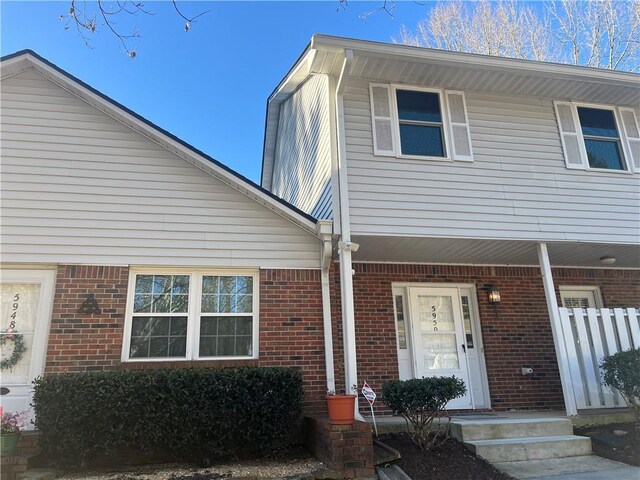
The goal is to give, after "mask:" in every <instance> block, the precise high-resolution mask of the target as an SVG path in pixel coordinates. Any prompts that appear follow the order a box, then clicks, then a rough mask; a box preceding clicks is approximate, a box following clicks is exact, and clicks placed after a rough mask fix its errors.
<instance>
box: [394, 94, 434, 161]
mask: <svg viewBox="0 0 640 480" xmlns="http://www.w3.org/2000/svg"><path fill="white" fill-rule="evenodd" d="M396 102H397V106H398V124H399V129H400V150H401V152H402V154H403V155H421V156H424V157H444V156H445V148H444V125H443V123H442V113H441V112H440V96H439V95H438V94H437V93H433V92H418V91H414V90H396Z"/></svg>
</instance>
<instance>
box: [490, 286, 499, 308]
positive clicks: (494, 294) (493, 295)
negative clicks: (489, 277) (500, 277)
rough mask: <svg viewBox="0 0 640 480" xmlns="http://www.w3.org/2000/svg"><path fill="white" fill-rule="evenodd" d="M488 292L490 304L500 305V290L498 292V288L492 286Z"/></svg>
mask: <svg viewBox="0 0 640 480" xmlns="http://www.w3.org/2000/svg"><path fill="white" fill-rule="evenodd" d="M487 290H488V291H489V303H490V304H491V305H498V304H499V303H500V290H498V287H494V286H493V285H490V286H489V287H487Z"/></svg>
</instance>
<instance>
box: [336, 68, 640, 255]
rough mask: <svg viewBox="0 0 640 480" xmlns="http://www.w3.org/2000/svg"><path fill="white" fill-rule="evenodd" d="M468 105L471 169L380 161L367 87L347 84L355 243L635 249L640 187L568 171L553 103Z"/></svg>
mask: <svg viewBox="0 0 640 480" xmlns="http://www.w3.org/2000/svg"><path fill="white" fill-rule="evenodd" d="M466 101H467V108H468V114H469V120H470V129H471V139H472V144H473V151H474V156H475V162H473V163H462V162H443V161H429V160H409V159H402V158H390V157H376V156H374V155H373V145H372V134H371V117H370V115H371V114H370V106H369V88H368V82H367V81H365V80H353V79H352V80H350V81H349V82H348V84H347V87H346V90H345V95H344V102H345V104H344V107H345V124H346V141H347V166H348V174H349V177H348V182H349V202H350V205H349V206H350V218H351V229H352V232H353V234H354V235H358V234H371V235H393V236H435V237H465V238H499V239H530V240H558V241H562V240H572V241H576V240H579V241H585V242H612V243H640V177H639V176H638V175H637V174H635V175H631V174H624V173H617V172H613V173H609V172H585V171H576V170H568V169H566V168H565V163H564V159H563V155H562V146H561V143H560V136H559V133H558V128H557V126H556V118H555V114H554V110H553V104H552V100H551V99H540V98H533V97H516V96H511V97H509V96H504V95H496V94H487V93H478V92H467V93H466Z"/></svg>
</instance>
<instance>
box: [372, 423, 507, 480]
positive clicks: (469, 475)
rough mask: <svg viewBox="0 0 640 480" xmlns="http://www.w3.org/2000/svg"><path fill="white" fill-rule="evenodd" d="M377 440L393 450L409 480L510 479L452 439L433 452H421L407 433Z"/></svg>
mask: <svg viewBox="0 0 640 480" xmlns="http://www.w3.org/2000/svg"><path fill="white" fill-rule="evenodd" d="M380 441H382V442H383V443H385V444H387V445H389V446H390V447H392V448H395V449H396V450H398V451H399V452H400V455H402V458H401V459H400V460H398V461H397V464H398V465H399V466H400V468H402V470H404V471H405V473H406V474H407V475H409V476H410V477H411V479H412V480H451V479H456V480H513V477H511V476H509V475H506V474H504V473H502V472H500V471H499V470H496V469H495V468H494V467H493V466H492V465H490V464H489V463H487V462H486V461H485V460H483V459H482V458H479V457H477V456H476V455H474V454H473V453H471V452H470V451H468V450H467V449H466V448H464V446H463V445H462V444H461V443H460V442H458V441H457V440H454V439H452V438H450V439H448V440H447V441H446V442H445V443H444V444H443V445H440V446H439V447H436V448H435V449H433V450H429V451H426V450H420V449H419V448H418V447H417V446H416V445H415V444H414V443H413V441H412V440H411V438H410V437H409V435H407V434H406V433H389V434H386V435H381V436H380Z"/></svg>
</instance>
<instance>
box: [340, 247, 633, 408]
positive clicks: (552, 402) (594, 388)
mask: <svg viewBox="0 0 640 480" xmlns="http://www.w3.org/2000/svg"><path fill="white" fill-rule="evenodd" d="M357 240H358V241H359V242H361V243H360V245H359V247H360V248H359V250H358V251H357V253H355V254H354V255H353V280H352V282H353V286H352V288H353V291H352V294H351V295H352V298H353V302H354V317H355V319H354V320H355V321H354V324H355V325H354V326H355V330H356V332H357V335H356V332H354V333H352V335H353V336H354V337H356V341H355V342H354V343H356V345H355V347H356V350H357V358H358V361H357V374H356V375H355V377H356V378H358V379H361V380H362V381H367V382H368V383H369V384H370V385H371V386H372V387H373V388H374V389H378V391H379V389H380V388H381V386H382V384H383V383H384V382H385V381H388V380H389V379H393V378H400V379H403V378H414V377H417V378H419V377H421V376H425V375H428V374H446V375H451V374H456V372H452V371H451V372H450V371H445V370H446V369H441V370H442V372H433V371H429V369H432V370H433V369H434V368H436V366H435V363H434V362H435V361H434V358H435V357H436V356H437V355H440V356H441V358H444V355H446V356H448V358H449V361H450V365H454V366H459V368H460V369H461V371H462V373H463V374H466V376H467V380H468V379H471V381H470V382H468V385H469V387H470V388H469V390H470V397H471V399H468V398H467V399H466V400H465V401H466V402H467V404H470V406H462V405H460V406H458V405H456V406H450V408H452V409H468V410H469V411H470V412H478V411H480V412H482V411H495V412H498V413H499V414H500V415H504V414H505V412H509V411H512V410H516V411H518V412H520V411H531V410H545V411H552V412H555V413H558V412H560V413H561V414H562V416H566V415H567V414H568V415H571V416H577V418H581V417H582V416H583V415H582V413H583V412H585V411H587V410H598V409H619V408H624V407H625V403H624V401H623V400H622V399H621V398H618V397H617V396H616V394H615V393H613V392H609V391H608V390H607V389H606V388H605V387H603V386H602V385H601V383H600V378H601V373H600V372H599V369H598V365H599V363H601V361H602V358H603V357H604V356H606V355H610V354H613V353H615V352H617V351H620V350H626V349H629V348H635V347H637V346H639V345H640V333H639V332H640V328H639V324H638V321H639V319H640V310H639V309H638V308H636V307H637V306H638V304H639V303H640V272H639V271H638V269H637V266H638V262H637V258H640V257H639V256H637V255H634V253H636V254H637V253H638V246H637V245H617V246H616V245H605V244H598V245H596V244H591V245H585V244H581V245H579V244H574V243H571V244H569V243H567V244H558V243H554V244H549V245H547V244H546V243H535V242H528V241H522V242H513V241H488V240H475V241H473V240H464V241H463V240H451V241H449V242H448V244H447V242H446V241H444V240H443V239H442V240H435V239H429V238H413V239H407V238H398V239H391V238H388V237H387V238H382V237H374V236H370V237H369V236H367V237H364V236H359V237H358V238H357ZM400 247H402V248H400ZM398 255H400V257H398ZM611 257H615V268H614V267H613V266H611V264H610V263H609V264H608V265H607V264H606V263H604V262H603V261H602V259H603V258H605V259H608V260H607V261H610V258H611ZM390 258H393V259H394V260H397V262H398V263H395V262H391V261H389V259H390ZM536 260H537V261H536ZM494 261H495V262H500V263H493V262H494ZM432 262H433V263H432ZM570 265H575V266H570ZM618 266H620V267H621V268H618ZM349 271H351V268H350V269H349ZM445 289H447V290H446V291H445ZM451 289H457V292H453V291H452V290H451ZM492 289H495V290H499V292H500V294H501V297H502V298H501V301H498V303H494V302H492V301H491V299H489V298H488V297H489V292H490V290H492ZM576 289H577V290H578V293H576V291H575V290H576ZM343 293H344V292H343ZM582 293H584V294H585V295H582ZM403 295H404V297H403V298H400V297H402V296H403ZM588 295H591V296H592V297H593V298H594V302H591V301H590V300H589V299H588V298H586V296H588ZM449 298H451V302H449ZM443 299H444V300H446V301H445V302H444V303H446V305H447V307H446V308H443V307H442V306H438V305H435V304H433V301H436V302H440V303H441V304H444V303H443V302H442V301H443ZM429 302H431V303H429ZM425 305H426V306H425ZM587 307H588V308H589V310H586V309H585V310H582V309H583V308H587ZM605 307H611V308H605ZM425 308H426V309H427V310H429V312H428V313H429V315H427V316H428V317H429V320H430V321H429V322H425V321H424V319H425V318H426V317H425V315H426V313H425V312H426V310H425ZM434 308H435V310H434ZM576 308H577V310H575V309H576ZM399 309H401V310H403V312H399ZM423 310H424V311H423ZM467 310H468V311H470V312H471V313H470V318H467V317H468V315H467ZM399 313H401V315H399ZM433 313H436V314H437V315H439V316H440V315H443V317H441V318H444V319H445V320H444V321H445V324H443V325H437V328H438V329H439V332H443V333H444V335H441V336H440V337H438V342H439V343H438V345H437V348H436V350H438V349H439V352H435V350H434V348H435V347H434V348H431V347H429V346H428V345H426V346H423V345H420V342H425V341H426V342H429V341H432V342H433V341H435V340H432V339H436V335H434V331H432V330H434V328H433V326H432V325H431V324H432V323H433V322H432V321H431V320H433V319H432V318H431V315H432V314H433ZM456 316H458V317H460V320H455V321H450V320H449V317H456ZM474 316H475V317H477V318H476V319H475V320H474V318H473V317H474ZM411 317H414V320H413V322H414V323H413V325H411V323H412V320H411ZM423 317H424V318H423ZM416 319H421V320H416ZM476 320H477V321H476ZM439 321H440V320H439ZM417 323H421V324H422V325H417ZM345 326H346V327H347V328H348V327H349V325H348V323H347V324H345ZM443 328H444V330H443ZM447 329H448V330H447ZM448 334H451V335H449V336H450V337H451V336H453V335H454V334H455V337H456V343H454V342H453V340H452V339H451V341H449V338H448V337H447V335H448ZM444 339H446V340H447V342H448V344H447V346H446V351H444V350H443V348H445V345H444V343H443V340H444ZM429 349H430V350H432V351H427V350H429ZM402 350H404V351H402ZM434 352H435V353H434ZM352 355H353V357H352ZM474 355H475V357H474ZM355 356H356V355H355V352H354V353H351V352H345V360H346V361H347V362H349V361H353V362H354V364H355V361H354V360H355V358H354V357H355ZM485 359H486V361H485ZM465 362H466V367H465V366H464V364H465ZM464 368H466V372H465V371H464ZM352 369H353V367H352ZM474 369H475V370H474ZM449 370H451V369H449ZM403 372H404V373H403ZM347 383H349V384H354V383H361V382H351V381H348V382H347ZM576 392H577V393H576ZM478 399H480V401H479V400H478ZM563 406H564V407H565V409H564V410H562V407H563ZM366 410H368V408H366ZM376 411H377V412H378V413H379V414H383V413H385V412H384V411H381V410H376ZM386 413H388V412H386ZM362 414H363V415H366V412H365V409H362ZM576 421H580V420H577V419H576Z"/></svg>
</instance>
